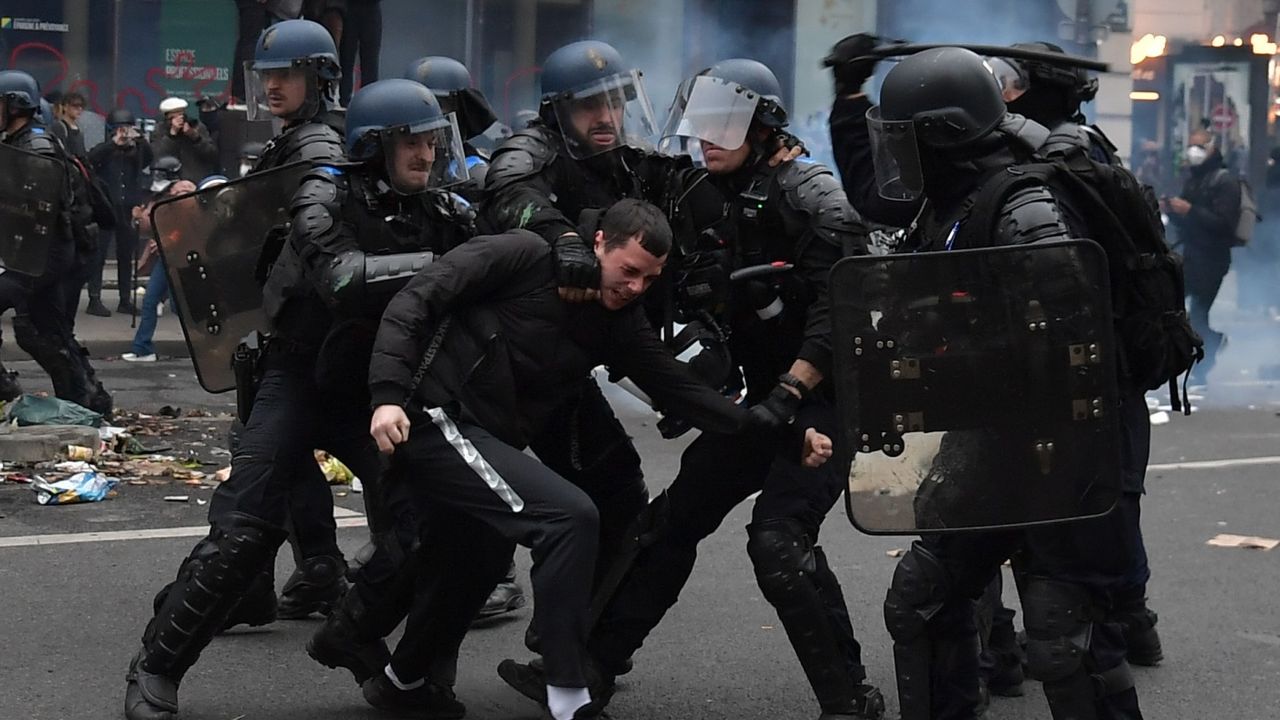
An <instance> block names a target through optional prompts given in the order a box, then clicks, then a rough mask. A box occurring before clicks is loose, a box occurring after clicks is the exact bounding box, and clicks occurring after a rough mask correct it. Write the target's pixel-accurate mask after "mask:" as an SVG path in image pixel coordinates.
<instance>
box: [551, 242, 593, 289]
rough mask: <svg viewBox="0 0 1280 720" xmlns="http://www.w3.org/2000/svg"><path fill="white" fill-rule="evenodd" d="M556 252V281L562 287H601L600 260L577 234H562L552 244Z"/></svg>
mask: <svg viewBox="0 0 1280 720" xmlns="http://www.w3.org/2000/svg"><path fill="white" fill-rule="evenodd" d="M552 248H553V249H554V250H555V253H556V283H557V284H559V285H560V287H571V288H586V289H589V290H598V289H599V288H600V261H599V260H598V259H596V254H595V253H594V252H592V250H591V248H589V247H587V244H586V243H585V242H583V241H582V238H580V237H578V236H577V235H562V236H560V237H559V238H557V239H556V242H555V244H554V245H553V246H552Z"/></svg>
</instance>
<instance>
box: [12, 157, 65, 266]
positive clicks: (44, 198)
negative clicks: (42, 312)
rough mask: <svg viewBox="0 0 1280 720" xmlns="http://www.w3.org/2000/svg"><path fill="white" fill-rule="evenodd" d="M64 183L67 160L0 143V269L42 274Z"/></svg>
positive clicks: (56, 227)
mask: <svg viewBox="0 0 1280 720" xmlns="http://www.w3.org/2000/svg"><path fill="white" fill-rule="evenodd" d="M66 187H67V166H66V163H64V162H62V161H61V160H58V159H56V158H51V157H49V156H47V155H40V154H37V153H33V152H27V151H26V150H19V149H18V148H15V147H13V146H11V145H5V144H3V143H0V267H2V268H4V269H5V270H10V271H12V272H17V273H22V274H24V275H31V276H34V277H39V276H40V275H43V274H44V270H45V265H46V264H47V262H48V260H49V244H50V243H52V242H56V241H57V240H58V238H57V233H58V232H59V231H60V223H61V220H62V213H63V210H64V208H63V204H64V198H65V195H66Z"/></svg>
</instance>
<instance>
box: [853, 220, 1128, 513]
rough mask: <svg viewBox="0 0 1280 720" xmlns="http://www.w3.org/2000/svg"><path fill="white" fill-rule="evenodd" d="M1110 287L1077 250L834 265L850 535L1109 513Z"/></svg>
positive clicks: (1027, 249)
mask: <svg viewBox="0 0 1280 720" xmlns="http://www.w3.org/2000/svg"><path fill="white" fill-rule="evenodd" d="M1108 277H1109V276H1108V273H1107V259H1106V255H1105V253H1104V252H1103V250H1102V248H1101V247H1100V246H1098V245H1097V244H1095V243H1093V242H1089V241H1080V240H1073V241H1065V242H1055V243H1039V244H1034V245H1023V246H1015V247H1002V248H991V249H982V250H963V251H954V252H933V253H916V254H902V255H889V256H868V257H856V258H846V259H844V260H841V261H840V262H839V263H838V264H837V265H836V266H835V268H834V269H833V270H832V273H831V285H830V292H831V304H832V346H833V352H834V355H835V378H834V380H835V386H836V392H837V397H838V400H839V412H840V416H841V433H842V437H841V441H842V442H841V445H842V446H843V450H842V452H844V453H845V457H844V458H843V462H849V455H852V454H856V455H855V458H854V459H855V462H853V467H852V470H851V472H850V475H849V490H848V492H847V493H846V500H847V505H848V511H849V517H850V519H851V520H852V522H853V524H854V525H855V526H856V527H857V528H858V529H859V530H861V531H863V532H866V533H869V534H912V535H914V534H920V533H932V532H946V531H956V530H979V529H998V528H1008V527H1020V526H1027V525H1036V524H1043V523H1053V522H1062V521H1067V520H1072V519H1076V518H1084V517H1093V516H1097V515H1101V514H1103V513H1106V512H1107V511H1108V510H1110V509H1111V507H1112V505H1114V503H1115V501H1116V499H1117V497H1118V495H1119V489H1120V478H1121V463H1120V447H1119V439H1118V438H1119V437H1120V432H1119V412H1118V411H1119V408H1118V403H1119V394H1118V391H1117V385H1116V345H1115V341H1114V339H1113V331H1112V316H1111V302H1110V289H1109V284H1108Z"/></svg>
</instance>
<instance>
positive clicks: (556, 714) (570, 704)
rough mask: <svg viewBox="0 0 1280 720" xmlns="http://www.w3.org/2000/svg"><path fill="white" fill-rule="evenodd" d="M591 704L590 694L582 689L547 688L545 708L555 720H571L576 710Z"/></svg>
mask: <svg viewBox="0 0 1280 720" xmlns="http://www.w3.org/2000/svg"><path fill="white" fill-rule="evenodd" d="M590 702H591V693H589V692H587V689H586V688H584V687H581V688H566V687H556V686H555V685H548V686H547V708H548V709H550V710H551V717H553V718H555V719H556V720H573V714H574V713H575V712H577V711H578V708H580V707H582V706H583V705H586V704H588V703H590Z"/></svg>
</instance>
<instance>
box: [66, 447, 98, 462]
mask: <svg viewBox="0 0 1280 720" xmlns="http://www.w3.org/2000/svg"><path fill="white" fill-rule="evenodd" d="M66 455H67V459H68V460H92V459H93V455H94V453H93V448H91V447H85V446H83V445H68V446H67V449H66Z"/></svg>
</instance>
